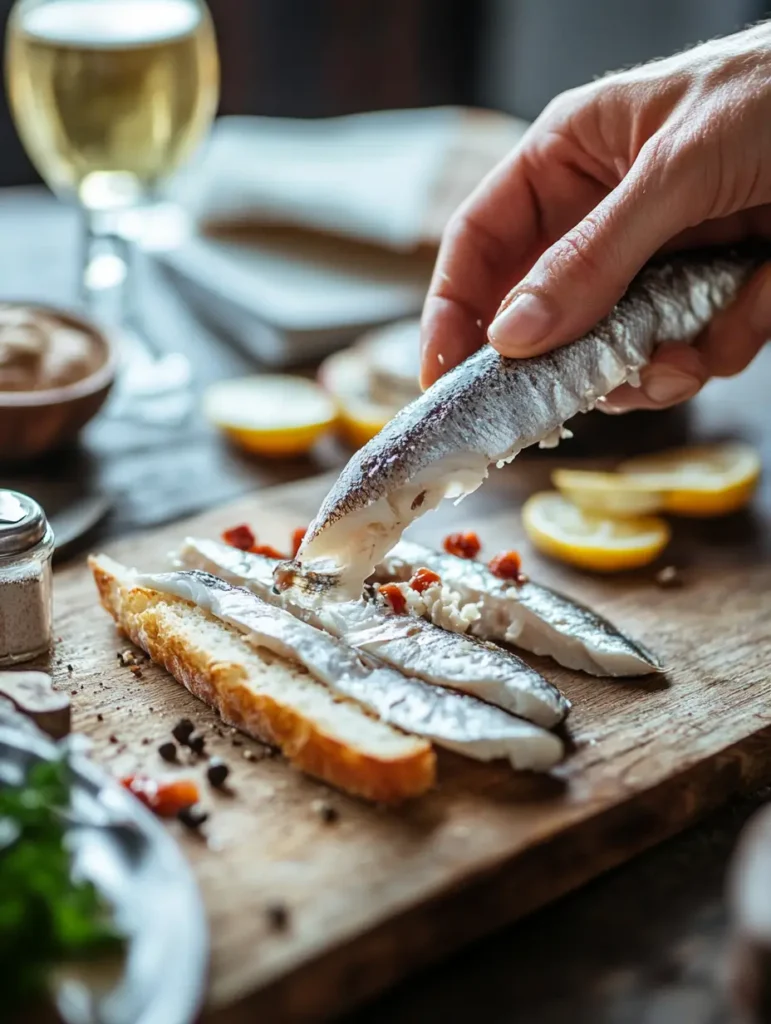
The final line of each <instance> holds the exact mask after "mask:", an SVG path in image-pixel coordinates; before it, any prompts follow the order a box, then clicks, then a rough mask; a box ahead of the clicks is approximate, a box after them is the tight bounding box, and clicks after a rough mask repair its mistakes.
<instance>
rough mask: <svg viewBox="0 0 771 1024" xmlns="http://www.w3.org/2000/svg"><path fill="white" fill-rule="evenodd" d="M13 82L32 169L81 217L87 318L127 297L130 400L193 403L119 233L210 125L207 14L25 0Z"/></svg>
mask: <svg viewBox="0 0 771 1024" xmlns="http://www.w3.org/2000/svg"><path fill="white" fill-rule="evenodd" d="M6 77H7V85H8V93H9V99H10V106H11V110H12V113H13V118H14V121H15V123H16V127H17V130H18V132H19V135H20V137H21V139H22V142H23V144H24V146H25V148H26V150H27V153H28V154H29V156H30V159H31V160H32V162H33V163H34V164H35V166H36V168H37V169H38V171H39V172H40V174H41V176H42V177H43V179H44V180H45V181H46V182H47V183H48V185H49V186H50V187H51V188H52V189H53V191H54V192H55V193H56V194H57V195H59V196H62V197H64V198H68V199H71V200H74V201H75V202H76V203H77V204H78V205H79V207H80V209H81V211H82V220H83V226H84V246H83V262H82V268H81V271H82V273H81V299H82V301H83V303H84V304H85V305H86V307H87V311H88V312H89V313H90V314H91V315H92V316H96V317H97V318H98V313H97V306H98V302H97V298H98V296H99V294H100V292H102V290H105V289H112V290H113V291H115V290H117V292H118V294H119V297H120V302H119V308H120V313H119V320H120V333H121V335H122V337H123V339H124V341H126V343H127V349H130V350H131V351H133V355H132V356H131V358H130V359H128V361H127V366H126V372H125V373H124V378H123V390H124V393H125V394H127V395H130V397H131V398H132V399H134V398H147V397H148V396H150V395H154V396H159V395H164V396H166V397H167V398H168V396H169V395H170V394H172V393H175V394H176V395H177V397H178V396H179V394H180V393H184V394H185V395H186V396H187V398H188V399H189V397H190V365H189V362H188V360H187V359H186V357H185V356H183V355H182V354H181V353H167V354H165V355H164V354H163V353H162V352H161V351H160V350H159V349H158V347H157V346H156V345H154V344H153V343H151V341H150V337H149V335H148V334H147V333H146V332H145V331H144V330H143V329H142V328H141V326H140V325H139V323H138V315H137V313H136V306H135V304H134V302H133V300H132V280H131V278H132V273H131V262H132V261H131V259H130V252H129V244H130V243H129V241H128V239H127V237H126V236H125V234H123V233H122V232H121V228H120V224H121V220H122V218H125V216H126V213H127V211H135V210H136V209H137V208H140V207H144V206H147V205H150V204H152V203H154V202H156V200H157V198H158V194H159V189H160V186H161V185H162V183H163V182H164V181H165V180H166V179H167V178H168V176H169V175H170V174H172V173H173V172H174V171H175V170H177V168H178V167H180V165H181V164H182V163H183V162H184V161H185V160H186V159H187V158H188V157H189V156H190V154H191V153H192V152H193V150H194V149H195V148H196V146H197V144H198V143H199V142H200V141H201V139H202V138H203V136H204V134H205V133H206V131H207V130H208V129H209V127H210V126H211V122H212V119H213V117H214V113H215V110H216V106H217V101H218V97H219V61H218V57H217V47H216V41H215V36H214V29H213V26H212V21H211V17H210V15H209V11H208V9H207V7H206V5H205V3H203V0H18V2H17V3H16V4H15V6H14V8H13V10H12V12H11V17H10V19H9V23H8V31H7V43H6ZM187 404H188V405H189V402H188V403H187ZM166 408H168V403H166ZM177 408H179V406H178V405H177ZM145 409H147V405H146V404H145ZM147 418H148V419H154V418H155V419H163V418H164V417H163V414H161V415H160V416H158V415H155V416H153V415H149V414H148V415H147Z"/></svg>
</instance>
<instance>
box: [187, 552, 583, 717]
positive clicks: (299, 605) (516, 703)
mask: <svg viewBox="0 0 771 1024" xmlns="http://www.w3.org/2000/svg"><path fill="white" fill-rule="evenodd" d="M173 561H174V564H175V566H178V567H184V568H186V569H202V570H205V571H207V572H210V573H215V574H216V575H217V576H220V577H222V578H223V579H225V580H227V582H229V583H231V584H235V585H238V586H245V587H247V588H248V589H249V590H251V591H252V592H253V593H255V594H257V596H258V597H260V598H262V599H263V600H264V601H266V602H268V603H270V604H273V605H275V606H277V607H279V608H283V609H285V610H286V611H289V612H291V614H293V615H295V616H297V617H298V618H301V619H302V620H303V621H305V622H308V623H310V624H311V625H313V626H316V627H317V628H321V629H324V630H326V631H327V632H329V633H332V635H333V636H335V637H338V638H339V639H340V640H342V641H343V642H344V643H346V644H348V645H349V646H351V647H354V648H356V649H357V650H358V651H363V652H365V653H366V654H368V655H370V656H372V657H375V658H377V659H379V660H380V661H381V662H385V663H386V664H388V665H390V666H391V667H392V668H394V669H397V670H398V671H399V672H402V673H404V674H405V675H408V676H412V677H414V678H417V679H422V680H423V682H426V683H431V684H433V685H436V686H445V687H448V688H450V689H453V690H459V691H461V692H463V693H468V694H471V695H472V696H474V697H478V698H480V699H481V700H484V701H486V702H488V703H489V704H494V705H497V706H498V707H499V708H503V709H504V710H505V711H508V712H510V713H511V714H513V715H518V716H520V717H521V718H526V719H527V720H528V721H530V722H534V723H535V724H536V725H541V726H544V727H546V728H551V727H552V726H555V725H557V724H558V723H559V722H561V721H562V720H563V719H564V718H565V716H566V715H567V713H568V711H569V710H570V702H569V701H568V700H567V698H566V697H565V696H564V695H563V694H562V693H560V691H559V690H558V689H557V688H556V687H555V686H553V685H552V684H551V683H549V682H548V681H547V680H546V679H544V678H543V676H541V675H540V674H539V673H538V672H536V671H535V669H533V668H531V667H530V666H529V665H527V664H526V663H525V662H524V661H522V659H521V658H518V657H517V656H516V655H515V654H513V653H512V652H511V651H507V650H504V649H503V648H501V647H497V646H496V645H495V644H488V643H485V642H484V641H482V640H479V639H477V638H475V637H470V636H464V635H462V634H459V633H449V632H447V631H446V630H444V629H440V628H439V627H438V626H434V625H433V624H432V623H430V622H425V621H424V620H423V619H419V618H417V617H416V616H411V615H395V614H393V613H391V612H389V611H387V610H386V609H385V608H384V607H383V606H382V605H379V604H376V603H375V602H374V601H363V600H359V601H355V602H353V601H352V602H329V603H323V604H320V605H314V604H313V603H312V602H306V601H304V600H303V595H302V593H300V592H298V591H295V590H291V591H288V592H284V593H279V592H278V591H277V590H276V589H275V587H274V586H273V570H274V568H275V565H276V562H275V561H274V560H273V559H270V558H266V557H264V556H262V555H253V554H251V553H249V552H245V551H239V550H238V549H236V548H232V547H230V546H229V545H227V544H222V543H220V542H218V541H212V540H200V539H195V538H187V540H186V541H185V542H184V543H183V545H182V547H181V548H180V550H179V551H178V552H177V553H176V554H175V556H173Z"/></svg>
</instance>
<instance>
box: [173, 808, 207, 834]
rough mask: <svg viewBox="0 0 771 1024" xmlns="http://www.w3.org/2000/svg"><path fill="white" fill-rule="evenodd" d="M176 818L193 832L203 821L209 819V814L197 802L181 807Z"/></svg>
mask: <svg viewBox="0 0 771 1024" xmlns="http://www.w3.org/2000/svg"><path fill="white" fill-rule="evenodd" d="M177 818H178V820H179V821H181V822H182V824H183V825H184V826H185V828H189V829H191V830H192V831H194V832H195V831H197V830H198V829H199V828H200V827H201V825H203V823H204V822H205V821H208V820H209V815H208V812H207V811H205V810H204V809H203V808H202V807H201V806H200V805H199V804H193V806H192V807H183V808H182V809H181V810H180V811H178V812H177Z"/></svg>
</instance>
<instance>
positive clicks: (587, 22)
mask: <svg viewBox="0 0 771 1024" xmlns="http://www.w3.org/2000/svg"><path fill="white" fill-rule="evenodd" d="M11 6H12V0H0V16H1V17H2V24H3V29H4V26H5V21H6V19H7V17H8V12H9V10H10V8H11ZM209 6H210V7H211V10H212V13H213V16H214V21H215V23H216V26H217V33H218V37H219V44H220V51H221V56H222V68H223V80H222V102H221V108H220V109H221V112H222V113H223V114H243V113H254V114H268V115H283V116H295V117H322V116H328V115H332V114H343V113H352V112H355V111H362V110H376V109H384V108H389V107H416V106H433V105H437V104H448V103H449V104H471V105H482V106H488V107H493V108H497V109H500V110H504V111H507V112H510V113H514V114H518V115H520V116H522V117H526V118H532V117H534V116H535V115H536V114H537V113H538V111H539V110H540V109H541V108H542V107H543V106H544V105H545V104H546V103H547V102H548V100H549V99H550V98H551V97H552V96H554V95H555V94H556V93H558V92H561V91H562V90H563V89H566V88H569V87H570V86H573V85H578V84H580V83H582V82H585V81H587V80H589V79H591V78H592V77H594V76H596V75H599V74H602V73H603V72H605V71H607V70H609V69H611V68H617V67H621V66H624V65H628V64H633V63H638V62H640V61H643V60H648V59H650V58H652V57H656V56H663V55H666V54H668V53H671V52H673V51H674V50H677V49H680V48H682V47H684V46H686V45H688V44H692V43H696V42H698V41H700V40H703V39H707V38H709V37H710V36H713V35H721V34H725V33H727V32H731V31H733V30H735V29H737V28H740V27H742V26H743V25H746V24H747V23H748V22H751V21H755V20H757V19H759V18H762V17H766V16H768V15H769V14H771V3H769V2H767V0H623V2H619V0H209ZM36 180H37V176H36V174H35V171H34V170H33V169H32V167H31V166H30V164H29V161H28V160H27V158H26V156H25V155H24V153H23V151H22V149H21V146H20V144H19V142H18V139H17V138H16V133H15V130H14V128H13V126H12V124H11V121H10V117H9V114H8V109H7V106H6V103H5V98H4V97H3V99H2V107H1V108H0V185H15V184H24V183H28V182H33V181H36Z"/></svg>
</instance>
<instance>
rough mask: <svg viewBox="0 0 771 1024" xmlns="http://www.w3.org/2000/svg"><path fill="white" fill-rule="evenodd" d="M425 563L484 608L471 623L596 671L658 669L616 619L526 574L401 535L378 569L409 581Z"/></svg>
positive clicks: (380, 574) (492, 635) (461, 597)
mask: <svg viewBox="0 0 771 1024" xmlns="http://www.w3.org/2000/svg"><path fill="white" fill-rule="evenodd" d="M422 566H425V567H426V568H428V569H432V570H433V571H434V572H436V573H438V575H439V576H440V577H441V579H442V583H443V585H444V586H445V587H448V588H449V589H450V590H451V591H453V592H454V593H455V594H457V596H458V601H459V603H460V604H466V603H473V604H480V606H481V609H482V615H481V617H480V619H479V620H478V621H476V622H473V623H471V624H470V627H469V631H470V632H471V633H473V634H474V635H475V636H479V637H481V638H482V639H485V640H498V641H504V642H505V643H511V644H514V646H516V647H522V648H524V649H525V650H527V651H532V652H533V653H534V654H544V655H548V656H549V657H552V658H554V660H555V661H558V662H559V663H560V664H561V665H565V666H566V667H567V668H572V669H578V670H579V671H582V672H588V673H590V674H591V675H596V676H618V677H621V676H639V675H647V674H649V673H652V672H661V671H662V665H661V662H660V661H659V659H658V658H657V657H656V656H655V655H654V654H653V653H651V652H650V651H649V650H648V649H647V648H646V647H644V646H643V645H642V644H640V643H638V642H637V641H635V640H633V639H631V638H630V637H628V636H626V635H625V634H624V633H622V632H621V631H620V630H618V629H617V628H616V627H615V626H614V625H613V624H612V623H611V622H609V621H608V620H607V619H604V618H603V617H602V616H601V615H597V613H596V612H593V611H592V610H591V609H590V608H587V607H586V606H585V605H582V604H579V603H578V602H577V601H573V600H572V599H571V598H569V597H567V596H566V595H565V594H560V593H559V592H558V591H555V590H551V589H550V588H549V587H544V586H541V585H540V584H538V583H534V582H532V580H527V582H524V583H514V582H512V581H508V580H502V579H499V578H498V577H497V576H494V575H493V573H491V572H490V570H489V569H488V568H487V566H486V565H484V564H483V563H482V562H476V561H473V560H470V559H466V558H458V557H457V556H456V555H450V554H445V553H444V552H439V551H434V550H432V549H431V548H427V547H425V546H424V545H422V544H416V543H415V542H414V541H410V540H405V539H404V538H402V540H400V541H399V543H398V544H397V545H396V547H394V548H393V549H392V550H391V551H389V553H388V554H387V555H386V556H385V558H384V559H383V561H382V562H381V563H380V565H379V566H377V568H376V569H375V576H376V578H377V580H378V581H379V582H386V581H388V580H396V581H406V580H409V579H410V578H411V576H412V575H413V574H414V573H415V571H416V570H417V569H419V568H421V567H422Z"/></svg>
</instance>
